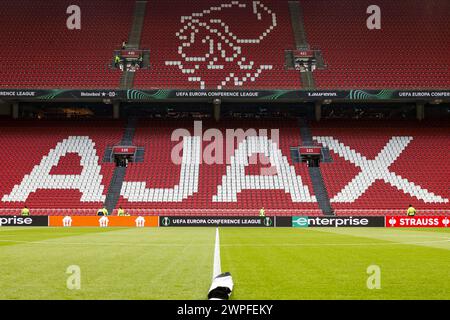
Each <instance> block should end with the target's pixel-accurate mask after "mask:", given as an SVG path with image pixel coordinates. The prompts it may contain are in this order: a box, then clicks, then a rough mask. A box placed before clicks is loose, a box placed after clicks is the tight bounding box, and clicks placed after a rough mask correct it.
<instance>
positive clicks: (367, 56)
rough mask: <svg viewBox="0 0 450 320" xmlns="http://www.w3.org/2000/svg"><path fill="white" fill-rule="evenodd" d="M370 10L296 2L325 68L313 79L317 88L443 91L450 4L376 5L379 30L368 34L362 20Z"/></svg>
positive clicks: (356, 4)
mask: <svg viewBox="0 0 450 320" xmlns="http://www.w3.org/2000/svg"><path fill="white" fill-rule="evenodd" d="M372 4H374V3H373V2H372V1H366V0H362V1H351V0H335V1H315V0H301V1H300V5H301V7H302V9H303V17H304V23H305V30H306V34H307V38H308V42H309V44H310V45H311V46H312V47H313V48H318V49H320V50H321V51H322V55H323V57H324V59H325V61H326V63H327V64H328V67H327V69H326V70H316V71H315V72H314V73H313V75H314V79H315V84H316V87H317V88H320V89H331V88H333V89H336V88H347V89H348V88H371V89H386V88H448V87H449V86H450V77H449V76H448V70H449V66H450V65H449V59H448V39H449V38H450V28H449V27H448V12H449V11H450V2H449V1H447V0H432V1H413V2H410V1H389V0H380V1H377V2H376V5H378V6H379V7H380V8H381V29H380V30H369V29H368V28H367V26H366V21H365V20H364V18H365V16H364V15H363V13H365V12H366V10H367V8H368V7H369V6H370V5H372ZM355 13H360V14H355ZM368 16H369V15H367V16H366V17H368Z"/></svg>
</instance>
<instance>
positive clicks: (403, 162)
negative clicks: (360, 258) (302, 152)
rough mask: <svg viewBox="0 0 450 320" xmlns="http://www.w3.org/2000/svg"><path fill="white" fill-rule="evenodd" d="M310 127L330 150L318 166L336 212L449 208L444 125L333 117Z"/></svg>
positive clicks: (437, 210) (449, 168) (439, 210)
mask: <svg viewBox="0 0 450 320" xmlns="http://www.w3.org/2000/svg"><path fill="white" fill-rule="evenodd" d="M312 131H313V134H314V139H315V140H316V141H318V142H320V143H321V144H323V145H324V146H328V147H329V148H330V150H331V154H332V158H333V162H330V163H323V164H322V165H321V170H322V173H323V176H324V180H325V184H326V187H327V190H328V194H329V195H330V198H331V203H332V206H333V208H334V209H335V213H336V214H338V215H339V214H340V215H347V214H350V213H351V214H374V213H378V214H380V213H382V212H384V213H385V214H386V213H387V212H389V211H391V212H400V213H404V212H405V204H412V205H413V206H414V207H415V208H416V209H418V212H419V213H424V212H435V213H442V212H445V211H442V210H447V211H446V212H447V213H448V208H449V200H448V199H449V198H450V194H449V189H448V176H449V174H450V166H449V162H448V159H449V157H450V145H449V140H448V137H449V130H448V126H447V125H445V124H444V126H441V127H440V126H436V127H433V125H432V124H427V125H425V124H424V125H419V124H417V123H410V122H408V121H400V122H392V121H391V122H389V121H386V122H382V123H380V122H379V121H378V122H377V121H364V120H359V121H348V120H347V121H337V120H334V121H325V122H321V123H320V124H317V123H313V124H312ZM436 172H439V174H436Z"/></svg>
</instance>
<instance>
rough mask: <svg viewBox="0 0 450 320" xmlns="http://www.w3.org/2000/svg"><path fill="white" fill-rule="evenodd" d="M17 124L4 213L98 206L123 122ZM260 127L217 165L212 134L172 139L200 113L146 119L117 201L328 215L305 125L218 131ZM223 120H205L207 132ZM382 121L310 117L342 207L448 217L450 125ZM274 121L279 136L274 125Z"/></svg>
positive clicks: (7, 142)
mask: <svg viewBox="0 0 450 320" xmlns="http://www.w3.org/2000/svg"><path fill="white" fill-rule="evenodd" d="M19 123H20V125H19V126H18V122H15V123H11V122H6V121H4V122H2V135H1V137H0V143H1V145H2V148H3V151H4V152H3V153H2V154H1V159H0V160H1V161H2V163H9V162H11V161H13V162H14V166H2V167H1V171H0V178H1V179H0V195H1V196H2V198H1V202H0V213H1V214H17V213H18V210H19V209H20V208H21V207H23V206H24V205H25V204H27V205H28V206H29V207H30V208H32V212H33V214H36V215H39V214H42V215H45V214H50V215H51V214H62V213H64V214H79V215H89V214H95V213H96V210H97V209H98V208H99V207H101V206H102V205H103V201H104V200H105V195H106V194H107V188H108V186H109V185H110V181H111V177H112V174H113V170H114V164H112V163H102V162H101V159H102V157H103V154H104V153H105V150H106V148H107V146H112V145H114V144H116V143H117V142H118V141H120V139H121V137H122V134H123V131H124V129H123V128H124V123H123V122H121V121H86V120H84V121H83V122H78V121H63V122H54V121H20V122H19ZM12 124H14V125H12ZM251 124H255V125H256V126H254V127H253V128H255V129H256V131H257V132H258V131H259V130H260V129H268V133H267V134H265V133H262V134H261V133H260V136H259V137H255V136H253V137H247V138H246V139H245V140H244V141H243V142H241V143H239V144H238V142H237V141H235V142H234V143H233V144H232V148H230V149H229V150H230V151H229V152H227V146H226V145H224V146H223V152H224V156H225V157H228V158H227V161H226V162H225V163H220V161H216V162H218V163H211V162H208V161H209V160H207V157H206V155H207V154H210V152H211V142H210V140H207V139H203V141H202V138H201V137H195V136H193V137H189V138H185V140H183V142H182V143H181V144H180V141H181V140H176V139H175V140H176V141H172V140H171V138H172V133H173V131H174V130H175V129H176V128H185V129H186V130H187V132H189V133H190V134H194V132H195V130H194V126H193V123H192V122H191V121H187V120H168V121H160V120H141V121H140V124H139V126H138V127H137V130H136V133H135V136H134V141H133V144H134V145H137V146H141V147H144V148H145V156H144V162H142V163H130V164H129V167H128V168H127V173H126V176H125V179H124V181H125V182H124V184H123V186H122V191H121V197H120V200H119V203H118V204H117V207H118V206H122V207H124V208H126V209H127V210H128V211H129V213H131V214H139V215H158V214H167V215H185V214H191V215H253V214H257V212H258V211H259V209H260V208H261V207H263V206H264V207H265V208H266V213H267V215H288V216H290V215H300V214H305V215H321V214H322V211H321V210H320V209H319V207H318V204H317V202H316V201H315V198H314V191H313V190H314V188H313V186H312V182H311V179H310V176H309V173H308V169H307V167H306V165H305V164H303V163H300V164H299V163H295V164H293V161H292V159H291V158H290V147H292V146H298V145H301V143H302V142H301V138H300V134H299V131H300V130H299V128H298V124H297V122H296V121H292V120H271V121H267V120H266V121H263V120H260V121H254V122H251V121H245V120H232V121H228V122H227V123H226V124H220V126H219V129H220V132H221V133H222V134H223V136H224V137H225V136H226V132H227V129H235V130H236V129H237V128H242V129H243V130H244V131H246V130H248V129H250V128H249V126H250V125H251ZM215 125H216V124H215V123H213V122H208V121H204V122H203V128H202V129H203V132H208V131H207V130H208V129H211V128H214V127H215ZM383 125H384V126H385V127H383V128H382V132H383V134H380V127H379V123H378V122H371V121H361V120H360V121H357V122H354V121H337V120H333V121H325V122H322V123H320V124H317V123H313V124H312V132H313V135H314V139H315V141H316V142H317V143H320V144H323V145H324V146H327V147H329V148H330V150H331V155H332V159H333V161H332V162H329V163H322V164H321V170H322V174H323V177H324V182H325V186H326V188H327V190H328V194H329V196H330V199H331V204H332V206H333V208H334V210H335V213H336V214H337V215H387V214H392V213H398V214H402V213H404V210H405V206H406V205H407V204H409V203H411V204H412V205H413V206H414V207H416V209H418V213H419V214H431V213H432V214H442V215H444V214H448V213H449V209H448V208H449V203H448V199H449V196H450V195H449V191H448V179H447V177H448V176H449V175H450V167H449V166H448V158H449V156H450V154H449V150H450V148H449V142H448V136H449V132H448V128H443V127H433V126H420V127H416V128H415V127H414V126H413V125H412V124H411V125H410V126H408V124H407V123H402V124H401V125H400V124H399V123H396V122H390V123H389V122H385V123H384V124H383ZM275 128H279V129H280V131H279V143H277V142H276V136H275V135H274V134H273V133H271V132H270V129H275ZM356 132H357V133H358V134H355V133H356ZM272 142H274V143H272ZM177 145H178V149H177ZM181 145H182V146H183V148H182V151H181ZM230 145H231V144H230ZM278 145H279V146H280V148H279V150H278V147H277V146H278ZM173 150H175V151H176V152H178V151H181V155H182V159H183V160H182V161H181V160H180V164H176V163H173V161H172V157H173V154H172V153H173V152H174V151H173ZM177 150H178V151H177ZM208 150H209V151H208ZM382 150H383V151H382ZM176 152H175V153H174V154H175V155H176V154H177V153H176ZM256 153H264V155H260V156H259V157H257V156H255V155H254V154H256ZM201 154H203V158H202V159H201V158H200V155H201ZM214 154H215V153H213V155H214ZM218 158H219V159H220V157H218ZM269 159H271V161H272V163H269ZM233 164H234V165H233ZM436 168H439V172H440V174H438V175H437V174H436ZM258 176H261V177H258ZM245 177H247V178H245ZM73 188H77V190H74V189H73ZM261 189H266V190H261ZM277 189H278V190H277ZM117 207H116V208H117ZM113 213H115V211H114V212H113Z"/></svg>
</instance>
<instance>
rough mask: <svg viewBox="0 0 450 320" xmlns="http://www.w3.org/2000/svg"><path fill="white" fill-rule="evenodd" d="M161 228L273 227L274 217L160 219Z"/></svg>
mask: <svg viewBox="0 0 450 320" xmlns="http://www.w3.org/2000/svg"><path fill="white" fill-rule="evenodd" d="M159 226H160V227H208V226H219V227H273V226H274V217H238V216H236V217H217V216H215V217H175V216H174V217H164V216H162V217H159Z"/></svg>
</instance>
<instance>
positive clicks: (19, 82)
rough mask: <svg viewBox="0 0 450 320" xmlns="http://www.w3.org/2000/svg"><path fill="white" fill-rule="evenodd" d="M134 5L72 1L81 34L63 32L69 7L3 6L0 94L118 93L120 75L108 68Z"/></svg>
mask: <svg viewBox="0 0 450 320" xmlns="http://www.w3.org/2000/svg"><path fill="white" fill-rule="evenodd" d="M134 3H135V1H132V0H125V1H106V0H95V1H90V0H80V1H77V2H76V4H77V5H78V6H80V8H83V9H82V25H81V30H72V31H69V30H68V29H67V26H66V19H67V18H68V16H69V15H66V14H65V13H66V9H67V8H68V7H69V6H70V5H72V4H73V3H72V2H71V1H67V0H62V1H45V0H37V1H36V0H17V1H5V2H4V3H2V10H1V11H0V21H1V22H2V28H1V29H0V39H1V43H2V48H1V50H0V60H1V61H2V68H1V69H0V79H1V80H2V81H1V82H0V88H1V87H3V88H118V87H119V80H120V77H121V75H122V73H121V72H120V70H113V69H109V68H108V65H109V64H111V62H112V57H113V51H114V50H115V49H118V48H119V47H120V44H121V42H122V40H123V39H127V38H128V32H129V31H130V25H131V20H132V13H133V7H134ZM11 30H14V32H11ZM18 48H19V50H18Z"/></svg>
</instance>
